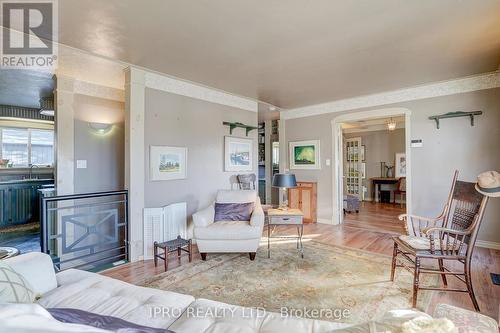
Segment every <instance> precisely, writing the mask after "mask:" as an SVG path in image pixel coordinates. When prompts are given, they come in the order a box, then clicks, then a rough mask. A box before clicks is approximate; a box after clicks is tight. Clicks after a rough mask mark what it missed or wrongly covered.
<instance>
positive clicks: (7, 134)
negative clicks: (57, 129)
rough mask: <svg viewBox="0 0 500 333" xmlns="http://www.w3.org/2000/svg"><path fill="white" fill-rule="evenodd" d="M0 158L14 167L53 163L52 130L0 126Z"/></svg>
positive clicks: (49, 164) (50, 164)
mask: <svg viewBox="0 0 500 333" xmlns="http://www.w3.org/2000/svg"><path fill="white" fill-rule="evenodd" d="M0 143H1V148H2V149H1V151H0V158H1V159H8V160H9V165H12V167H14V168H16V167H17V168H19V167H28V166H29V165H30V164H35V165H39V166H42V165H43V166H52V165H53V164H54V131H52V130H41V129H32V128H6V127H4V128H0Z"/></svg>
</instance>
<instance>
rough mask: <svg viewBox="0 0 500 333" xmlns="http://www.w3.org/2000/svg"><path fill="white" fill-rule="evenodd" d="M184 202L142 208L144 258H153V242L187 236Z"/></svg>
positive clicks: (185, 206)
mask: <svg viewBox="0 0 500 333" xmlns="http://www.w3.org/2000/svg"><path fill="white" fill-rule="evenodd" d="M186 235H187V205H186V203H185V202H179V203H175V204H171V205H168V206H165V207H162V208H144V259H145V260H146V259H153V243H154V242H165V241H168V240H172V239H175V238H177V236H181V237H182V238H186V237H187V236H186Z"/></svg>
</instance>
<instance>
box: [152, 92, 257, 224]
mask: <svg viewBox="0 0 500 333" xmlns="http://www.w3.org/2000/svg"><path fill="white" fill-rule="evenodd" d="M145 98H146V116H145V140H144V144H145V146H144V149H145V151H146V159H145V160H146V161H145V163H146V165H145V170H146V175H145V177H146V179H145V188H144V193H145V198H144V199H145V206H146V207H161V206H164V205H168V204H171V203H175V202H187V209H188V216H191V215H192V214H193V213H194V212H196V211H198V210H199V209H201V208H204V207H206V206H208V205H209V204H210V203H211V202H212V201H213V200H214V199H215V194H216V192H217V190H218V189H229V188H231V181H230V178H231V176H233V178H234V175H236V174H238V172H224V136H226V135H229V127H227V126H224V125H222V122H223V121H230V122H235V121H236V122H241V123H244V124H247V125H253V126H257V113H256V112H251V111H244V110H240V109H236V108H232V107H228V106H223V105H219V104H214V103H210V102H206V101H202V100H197V99H193V98H190V97H185V96H180V95H175V94H171V93H167V92H163V91H159V90H155V89H150V88H147V89H146V97H145ZM233 136H237V137H245V131H244V130H243V129H235V130H234V132H233ZM249 138H251V139H253V141H254V152H253V161H254V165H253V171H252V172H253V173H257V131H256V130H254V131H252V132H251V133H250V134H249ZM151 145H158V146H177V147H187V148H188V158H187V160H188V162H187V179H179V180H170V181H150V179H149V147H150V146H151ZM243 173H247V172H243Z"/></svg>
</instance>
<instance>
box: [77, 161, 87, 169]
mask: <svg viewBox="0 0 500 333" xmlns="http://www.w3.org/2000/svg"><path fill="white" fill-rule="evenodd" d="M76 168H77V169H87V160H76Z"/></svg>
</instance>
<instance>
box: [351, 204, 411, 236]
mask: <svg viewBox="0 0 500 333" xmlns="http://www.w3.org/2000/svg"><path fill="white" fill-rule="evenodd" d="M405 212H406V207H405V206H403V207H401V206H400V205H399V204H397V205H395V204H391V203H378V202H369V201H364V202H361V206H360V209H359V213H347V214H345V215H344V223H345V225H347V226H350V227H354V228H363V229H367V230H372V231H385V232H389V233H398V234H399V233H402V232H404V228H403V226H402V224H401V223H400V221H399V220H398V215H400V214H404V213H405Z"/></svg>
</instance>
